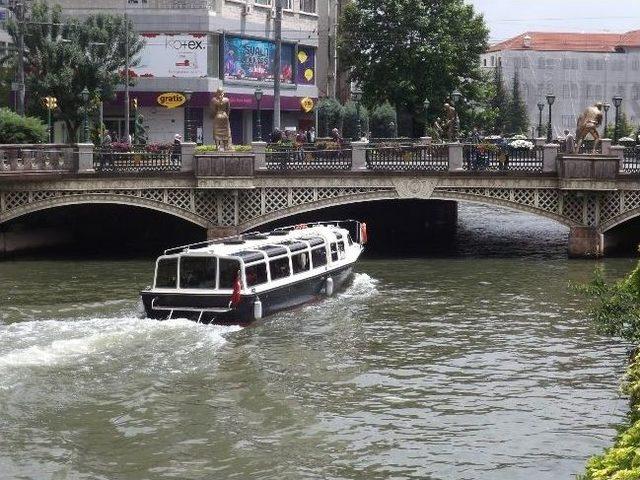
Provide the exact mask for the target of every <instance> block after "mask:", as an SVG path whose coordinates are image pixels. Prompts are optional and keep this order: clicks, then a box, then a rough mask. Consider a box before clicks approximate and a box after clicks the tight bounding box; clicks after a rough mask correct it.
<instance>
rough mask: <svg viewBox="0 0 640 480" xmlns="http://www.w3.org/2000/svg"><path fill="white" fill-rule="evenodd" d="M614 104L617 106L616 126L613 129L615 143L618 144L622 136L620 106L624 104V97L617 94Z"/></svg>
mask: <svg viewBox="0 0 640 480" xmlns="http://www.w3.org/2000/svg"><path fill="white" fill-rule="evenodd" d="M612 100H613V106H614V107H616V127H615V129H614V131H613V143H614V144H615V145H617V144H618V138H619V136H620V106H621V105H622V97H621V96H620V95H616V96H615V97H613V98H612Z"/></svg>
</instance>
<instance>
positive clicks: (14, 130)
mask: <svg viewBox="0 0 640 480" xmlns="http://www.w3.org/2000/svg"><path fill="white" fill-rule="evenodd" d="M48 136H49V134H48V129H47V126H46V125H45V124H44V123H43V122H42V121H41V120H40V119H39V118H35V117H21V116H20V115H18V114H17V113H15V112H12V111H11V110H9V109H8V108H0V143H42V142H44V141H46V140H47V137H48Z"/></svg>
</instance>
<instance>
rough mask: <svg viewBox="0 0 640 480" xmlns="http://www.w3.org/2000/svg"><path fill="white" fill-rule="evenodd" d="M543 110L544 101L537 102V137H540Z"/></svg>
mask: <svg viewBox="0 0 640 480" xmlns="http://www.w3.org/2000/svg"><path fill="white" fill-rule="evenodd" d="M543 111H544V103H542V102H538V112H539V115H538V137H542V112H543Z"/></svg>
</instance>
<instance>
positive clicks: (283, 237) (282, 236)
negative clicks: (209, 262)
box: [164, 225, 349, 262]
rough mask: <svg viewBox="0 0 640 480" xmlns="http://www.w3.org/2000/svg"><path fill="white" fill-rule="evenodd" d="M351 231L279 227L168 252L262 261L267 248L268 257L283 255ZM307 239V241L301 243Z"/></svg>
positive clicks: (166, 252)
mask: <svg viewBox="0 0 640 480" xmlns="http://www.w3.org/2000/svg"><path fill="white" fill-rule="evenodd" d="M348 233H349V231H348V230H347V229H345V228H340V227H337V226H335V225H313V226H309V227H303V228H295V227H293V228H287V229H278V230H274V231H272V232H268V233H248V234H245V235H240V236H236V237H229V238H224V239H220V240H214V241H211V242H204V243H196V244H193V245H186V246H184V247H177V248H173V249H169V250H166V251H165V252H164V253H165V255H176V254H185V253H189V254H195V255H198V254H201V255H220V256H236V257H240V258H242V259H243V260H244V261H245V262H253V261H256V260H262V259H263V258H264V257H263V255H262V254H261V252H257V251H256V250H262V251H264V252H265V253H266V254H267V256H268V257H274V256H277V255H283V254H285V253H286V252H287V250H286V249H285V248H284V247H287V248H288V249H289V250H291V251H292V252H296V251H299V250H303V249H305V248H307V243H306V242H308V243H310V244H311V246H312V247H313V246H316V245H322V244H323V243H325V242H326V243H329V242H335V241H336V239H338V240H339V239H341V238H346V235H347V234H348ZM301 240H304V242H301Z"/></svg>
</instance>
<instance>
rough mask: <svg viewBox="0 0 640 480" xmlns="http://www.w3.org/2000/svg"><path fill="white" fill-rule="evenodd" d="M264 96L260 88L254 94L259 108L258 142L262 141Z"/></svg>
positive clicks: (257, 119) (257, 122)
mask: <svg viewBox="0 0 640 480" xmlns="http://www.w3.org/2000/svg"><path fill="white" fill-rule="evenodd" d="M263 95H264V94H263V92H262V89H261V88H260V87H258V88H256V91H255V92H253V96H254V97H255V98H256V105H257V106H258V111H257V113H256V137H258V138H257V141H258V142H261V141H262V110H260V102H261V101H262V96H263Z"/></svg>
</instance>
